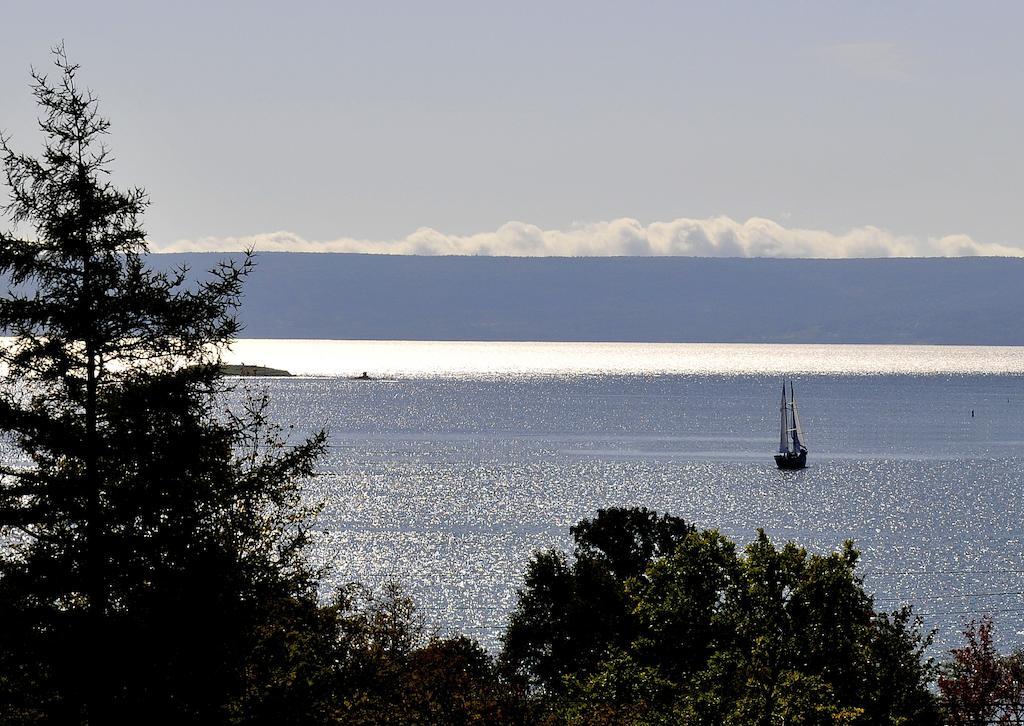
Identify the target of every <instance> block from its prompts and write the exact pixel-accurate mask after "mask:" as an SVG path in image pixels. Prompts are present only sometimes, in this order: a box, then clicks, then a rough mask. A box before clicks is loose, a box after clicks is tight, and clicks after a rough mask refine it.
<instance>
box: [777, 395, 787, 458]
mask: <svg viewBox="0 0 1024 726" xmlns="http://www.w3.org/2000/svg"><path fill="white" fill-rule="evenodd" d="M786 408H787V406H786V382H785V381H783V382H782V405H781V406H780V407H779V413H780V414H781V416H782V422H781V424H782V425H781V428H780V429H779V453H780V454H786V453H789V442H788V441H787V437H786V434H787V433H789V416H788V415H787V413H786Z"/></svg>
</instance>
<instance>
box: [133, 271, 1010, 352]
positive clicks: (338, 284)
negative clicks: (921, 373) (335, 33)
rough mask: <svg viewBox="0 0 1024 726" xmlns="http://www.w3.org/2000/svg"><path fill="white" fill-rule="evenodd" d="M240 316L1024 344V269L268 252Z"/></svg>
mask: <svg viewBox="0 0 1024 726" xmlns="http://www.w3.org/2000/svg"><path fill="white" fill-rule="evenodd" d="M225 256H227V255H224V254H217V253H189V254H160V255H153V256H152V259H151V262H152V263H153V264H155V265H156V266H158V267H168V268H169V267H173V266H176V265H181V264H183V263H184V264H187V265H189V266H190V267H191V268H192V269H193V270H194V271H196V272H198V271H201V270H205V269H207V268H209V267H210V266H212V265H213V264H214V263H215V262H216V261H217V260H218V259H222V258H224V257H225ZM241 317H242V320H243V321H244V323H245V326H246V329H245V331H244V332H243V335H244V336H245V337H253V338H335V339H381V340H388V339H397V340H401V339H411V340H539V341H544V340H561V341H649V342H788V343H935V344H963V345H1024V260H1021V259H1011V258H992V257H972V258H941V259H940V258H935V259H931V258H930V259H920V258H914V259H854V260H806V259H739V258H695V257H586V258H563V257H543V258H538V257H412V256H397V255H394V256H393V255H361V254H327V253H325V254H315V253H281V252H278V253H260V254H259V255H258V258H257V267H256V270H255V271H254V272H253V274H252V276H251V278H250V279H249V281H248V283H247V285H246V293H245V302H244V305H243V307H242V311H241Z"/></svg>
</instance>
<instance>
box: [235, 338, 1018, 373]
mask: <svg viewBox="0 0 1024 726" xmlns="http://www.w3.org/2000/svg"><path fill="white" fill-rule="evenodd" d="M227 360H228V362H230V363H247V364H256V365H265V366H270V367H272V368H283V369H285V370H287V371H290V372H292V373H295V374H297V375H316V376H358V375H360V374H361V373H362V372H364V371H366V372H367V373H369V375H371V376H374V377H400V378H422V377H438V376H442V377H443V376H464V375H469V376H509V375H511V376H521V375H550V374H567V375H572V374H577V375H581V374H587V375H593V374H616V373H622V374H657V373H664V374H672V373H723V374H733V375H742V374H746V373H765V374H777V375H792V374H798V373H837V374H848V375H868V374H874V373H913V374H924V373H930V374H939V373H965V374H966V373H992V374H994V373H1016V372H1020V371H1024V348H1015V347H995V346H992V347H983V346H975V347H969V346H939V345H921V346H907V345H775V344H744V343H492V342H475V341H474V342H458V341H456V342H449V341H394V340H257V339H242V340H239V341H237V342H236V343H235V345H234V346H233V347H232V350H231V352H230V354H229V355H228V356H227Z"/></svg>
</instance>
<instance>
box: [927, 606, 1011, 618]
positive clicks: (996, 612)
mask: <svg viewBox="0 0 1024 726" xmlns="http://www.w3.org/2000/svg"><path fill="white" fill-rule="evenodd" d="M1004 613H1024V608H1007V609H1006V610H988V609H986V608H978V609H977V610H949V611H946V612H939V613H914V615H920V616H921V617H923V618H931V617H936V616H939V615H1001V614H1004Z"/></svg>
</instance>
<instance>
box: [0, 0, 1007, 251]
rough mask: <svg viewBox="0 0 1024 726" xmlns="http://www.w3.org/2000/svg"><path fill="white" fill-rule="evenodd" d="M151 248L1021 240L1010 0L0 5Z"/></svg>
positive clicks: (13, 46)
mask: <svg viewBox="0 0 1024 726" xmlns="http://www.w3.org/2000/svg"><path fill="white" fill-rule="evenodd" d="M0 19H2V21H3V25H4V28H5V30H6V32H5V33H4V43H3V44H2V45H0V129H3V130H4V131H5V132H6V133H8V134H9V135H10V136H11V137H12V139H13V141H12V143H13V145H14V146H15V147H16V148H19V149H21V150H25V151H36V150H38V149H39V142H40V140H39V137H38V134H37V133H36V131H35V129H34V119H35V117H36V109H35V108H34V106H33V102H32V98H31V96H30V93H29V89H28V83H29V70H30V68H31V67H33V66H35V67H36V68H39V69H44V68H47V67H48V66H49V65H50V59H49V48H50V47H51V46H53V45H54V44H55V43H58V42H61V41H63V42H64V43H65V44H66V47H67V51H68V53H69V55H70V57H71V58H72V60H73V61H75V62H78V63H80V64H81V66H82V69H81V75H80V77H81V79H82V81H83V82H84V83H85V84H86V85H88V86H89V87H90V88H91V89H92V90H94V91H95V92H96V94H97V95H98V96H99V97H100V99H101V109H102V111H103V113H104V114H105V115H106V116H108V117H109V118H110V119H111V121H112V123H113V128H112V131H111V137H110V145H111V146H112V148H113V151H114V153H115V156H116V157H117V159H116V162H115V166H114V171H115V174H114V179H115V181H116V182H117V183H119V184H122V185H124V186H133V185H141V186H143V187H145V188H146V189H147V190H148V192H149V194H150V196H151V199H152V206H151V208H150V209H149V211H148V213H147V216H146V225H145V226H146V229H147V230H148V232H149V236H150V242H151V246H152V248H153V249H155V250H166V251H172V250H199V249H204V250H227V249H238V248H240V247H245V246H248V245H249V244H255V245H256V246H257V248H259V249H275V250H282V249H284V250H289V249H290V250H302V251H309V250H317V251H358V252H402V253H411V254H512V255H562V254H568V255H607V254H615V255H620V254H640V255H644V254H658V255H662V254H673V255H680V254H682V255H708V256H785V257H850V256H854V257H856V256H887V255H898V256H932V255H953V256H956V255H970V254H996V255H1024V231H1022V229H1021V222H1020V220H1019V217H1018V215H1016V213H1015V212H1016V209H1017V197H1018V195H1019V192H1020V190H1021V189H1024V144H1022V143H1021V131H1022V129H1024V95H1022V94H1021V93H1020V89H1021V88H1022V87H1024V84H1022V81H1024V78H1022V76H1024V45H1022V44H1021V43H1020V42H1019V33H1020V28H1021V27H1024V4H1022V3H1018V2H984V1H983V2H957V3H951V2H941V1H938V0H933V1H930V2H912V1H909V0H908V1H903V2H896V3H893V2H872V1H871V0H863V1H861V2H852V1H851V2H829V1H823V2H809V1H808V2H793V1H786V0H779V1H778V2H735V1H730V0H722V1H720V2H714V3H708V2H692V3H691V2H644V1H643V0H635V1H632V2H617V3H611V2H602V1H601V0H589V1H587V2H568V1H566V2H555V1H554V0H548V1H547V2H532V1H530V0H522V1H518V2H515V3H510V2H487V1H485V0H476V1H473V2H470V1H467V2H451V1H449V0H433V1H432V2H429V3H427V2H388V1H387V0H377V1H375V2H365V0H364V1H362V2H302V1H300V0H296V1H295V2H292V3H282V2H255V1H250V2H214V1H212V0H207V1H205V2H191V1H190V0H181V1H178V2H174V3H156V2H139V1H138V0H134V1H132V2H121V1H117V2H115V1H104V0H96V1H93V2H89V3H81V2H64V1H57V0H53V1H51V2H47V3H28V2H24V1H23V0H0Z"/></svg>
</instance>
